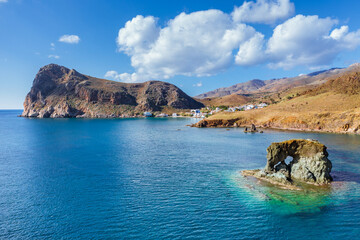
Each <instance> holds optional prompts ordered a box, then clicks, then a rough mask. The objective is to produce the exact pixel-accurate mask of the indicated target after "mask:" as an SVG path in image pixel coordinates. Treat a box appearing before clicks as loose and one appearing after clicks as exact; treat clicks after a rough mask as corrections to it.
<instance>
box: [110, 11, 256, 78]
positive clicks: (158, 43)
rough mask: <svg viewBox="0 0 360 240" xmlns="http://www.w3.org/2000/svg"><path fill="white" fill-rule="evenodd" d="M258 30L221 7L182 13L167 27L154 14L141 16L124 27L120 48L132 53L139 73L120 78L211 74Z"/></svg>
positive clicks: (228, 64) (228, 60) (228, 63)
mask: <svg viewBox="0 0 360 240" xmlns="http://www.w3.org/2000/svg"><path fill="white" fill-rule="evenodd" d="M255 34H256V31H255V29H254V28H252V27H250V26H247V25H245V24H242V23H234V22H233V21H232V19H231V17H230V16H229V15H228V14H225V13H223V12H222V11H219V10H208V11H199V12H194V13H191V14H186V13H181V14H180V15H178V16H177V17H175V18H174V19H172V20H170V21H169V22H168V24H167V26H165V27H164V28H160V27H158V26H157V24H156V19H155V18H154V17H151V16H149V17H143V16H137V17H135V18H133V19H132V20H131V21H128V22H127V23H126V25H125V27H124V28H122V29H120V31H119V35H118V38H117V43H118V46H119V51H123V52H125V53H126V54H127V55H129V56H130V57H131V65H132V66H133V67H134V68H135V69H136V74H135V75H134V74H125V75H122V77H120V76H119V75H117V78H121V79H124V78H128V81H131V80H129V78H131V79H134V78H136V79H137V80H143V79H149V78H153V79H167V78H170V77H173V76H175V75H185V76H209V75H212V74H215V73H218V72H219V71H222V70H225V69H226V68H228V67H229V66H230V65H231V64H232V63H233V59H234V56H233V54H232V52H233V51H234V50H236V49H238V48H239V46H240V44H242V43H244V42H246V41H247V40H249V39H250V38H251V37H253V36H254V35H255Z"/></svg>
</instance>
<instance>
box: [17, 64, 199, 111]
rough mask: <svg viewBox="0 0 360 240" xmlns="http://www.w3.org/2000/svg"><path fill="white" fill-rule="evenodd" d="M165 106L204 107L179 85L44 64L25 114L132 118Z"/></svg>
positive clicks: (25, 108)
mask: <svg viewBox="0 0 360 240" xmlns="http://www.w3.org/2000/svg"><path fill="white" fill-rule="evenodd" d="M164 107H168V108H174V109H192V108H201V107H203V104H202V103H199V102H197V101H195V100H194V99H193V98H191V97H189V96H188V95H186V94H185V93H184V92H183V91H182V90H181V89H179V88H177V87H176V86H174V85H172V84H170V83H166V82H160V81H148V82H145V83H133V84H127V83H121V82H114V81H109V80H104V79H98V78H94V77H90V76H86V75H83V74H81V73H79V72H77V71H76V70H74V69H72V70H70V69H68V68H66V67H63V66H59V65H56V64H49V65H47V66H44V67H42V68H41V69H40V70H39V72H38V73H37V75H36V77H35V79H34V82H33V86H32V88H31V90H30V92H29V93H28V95H27V96H26V98H25V102H24V112H23V113H22V116H23V117H36V118H71V117H88V118H112V117H132V116H136V115H140V114H142V113H143V112H144V111H161V110H162V109H163V108H164Z"/></svg>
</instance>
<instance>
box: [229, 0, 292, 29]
mask: <svg viewBox="0 0 360 240" xmlns="http://www.w3.org/2000/svg"><path fill="white" fill-rule="evenodd" d="M294 12H295V6H294V4H293V3H291V2H290V1H289V0H258V1H256V2H253V1H250V2H244V3H243V5H241V6H240V7H235V9H234V12H233V13H232V17H233V19H234V21H235V22H244V23H265V24H273V23H274V22H276V21H277V20H279V19H286V18H288V17H290V16H291V15H293V14H294Z"/></svg>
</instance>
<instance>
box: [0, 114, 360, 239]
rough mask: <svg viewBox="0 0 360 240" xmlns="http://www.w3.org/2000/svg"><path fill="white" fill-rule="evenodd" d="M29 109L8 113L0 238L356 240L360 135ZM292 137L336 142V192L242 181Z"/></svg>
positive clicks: (2, 123)
mask: <svg viewBox="0 0 360 240" xmlns="http://www.w3.org/2000/svg"><path fill="white" fill-rule="evenodd" d="M20 113H21V111H5V110H4V111H0V238H1V239H49V238H52V239H251V238H253V239H359V236H360V136H351V135H349V136H347V135H335V134H315V133H296V132H284V131H270V130H269V131H265V133H264V134H245V133H243V132H242V129H231V130H229V131H227V130H226V129H197V128H189V127H186V125H187V124H190V123H192V122H195V121H196V120H192V119H119V120H84V119H24V118H18V117H16V115H18V114H20ZM292 138H311V139H318V140H319V141H321V142H322V143H324V144H325V145H327V146H328V152H329V154H330V157H329V158H330V160H331V161H332V162H333V176H335V180H336V181H335V182H334V183H333V184H332V186H331V187H330V188H321V189H318V190H316V191H315V190H312V189H309V190H307V191H305V192H296V191H288V190H280V189H277V188H274V187H271V186H266V185H263V184H261V183H258V182H256V181H253V180H251V179H245V178H243V177H241V176H240V175H239V174H238V171H239V170H242V169H254V168H262V167H263V166H265V163H266V148H267V147H268V145H270V144H271V142H274V141H283V140H287V139H292Z"/></svg>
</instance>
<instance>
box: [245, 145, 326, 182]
mask: <svg viewBox="0 0 360 240" xmlns="http://www.w3.org/2000/svg"><path fill="white" fill-rule="evenodd" d="M288 157H292V160H291V161H290V162H289V163H286V162H285V160H286V159H287V158H288ZM331 168H332V164H331V161H330V160H329V159H328V152H327V151H326V146H325V145H323V144H321V143H319V142H318V141H315V140H303V139H295V140H289V141H285V142H279V143H272V144H271V145H270V146H269V147H268V148H267V163H266V166H265V168H264V169H263V170H247V171H243V175H245V176H254V177H257V178H260V179H264V180H267V181H269V182H272V183H275V184H281V185H294V183H296V182H297V181H300V182H306V183H312V184H327V183H330V182H331V181H332V177H331V175H330V172H331Z"/></svg>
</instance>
